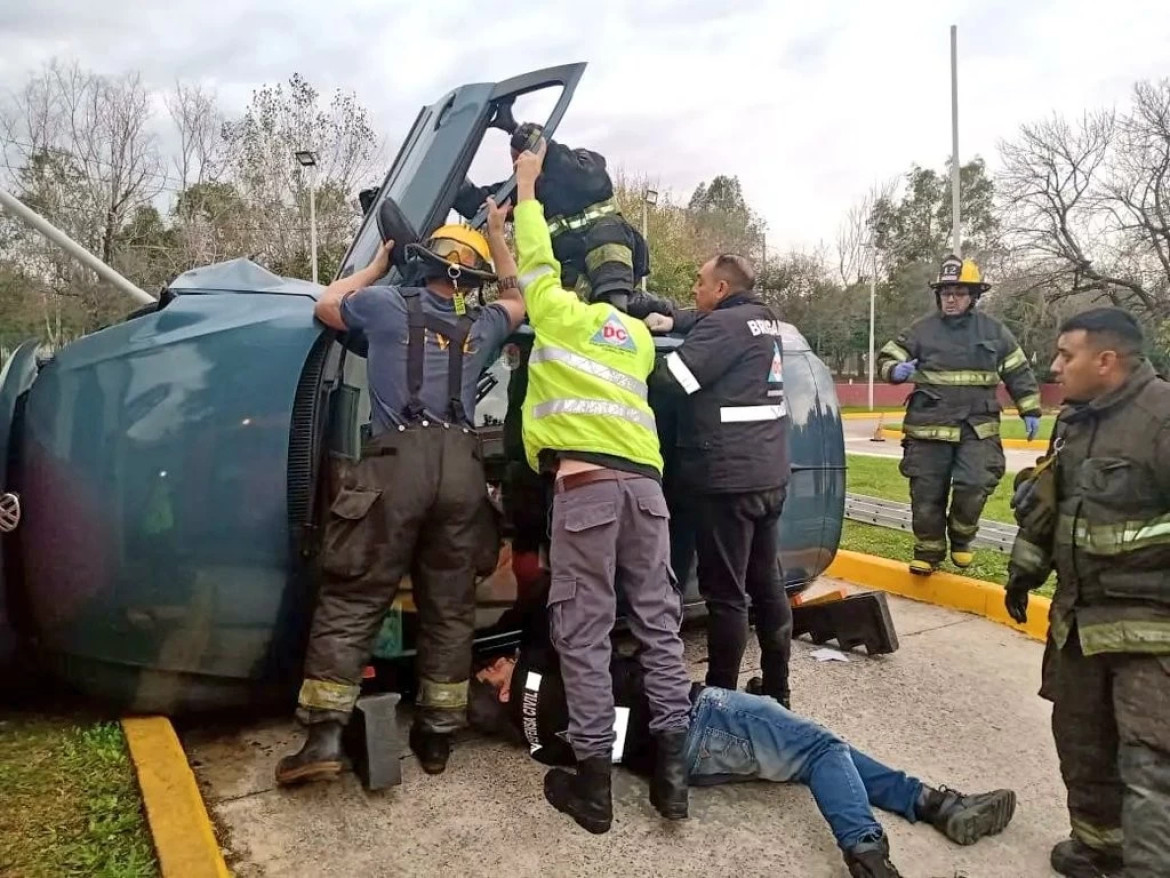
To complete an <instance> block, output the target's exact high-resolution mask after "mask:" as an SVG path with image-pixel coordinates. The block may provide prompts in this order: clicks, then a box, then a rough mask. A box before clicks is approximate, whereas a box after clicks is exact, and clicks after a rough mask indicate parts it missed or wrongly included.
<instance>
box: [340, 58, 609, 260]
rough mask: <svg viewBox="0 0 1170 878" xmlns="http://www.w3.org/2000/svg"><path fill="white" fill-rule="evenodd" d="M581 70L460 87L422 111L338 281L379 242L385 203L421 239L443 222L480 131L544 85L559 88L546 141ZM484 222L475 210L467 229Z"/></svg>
mask: <svg viewBox="0 0 1170 878" xmlns="http://www.w3.org/2000/svg"><path fill="white" fill-rule="evenodd" d="M585 66H586V65H585V64H584V63H578V64H565V65H563V66H560V67H549V68H547V69H545V70H537V71H534V72H532V73H526V74H523V75H521V76H517V77H514V78H512V79H508V80H505V81H503V82H498V83H477V84H473V85H464V86H460V87H459V88H457V89H455V90H454V91H452V92H449V93H448V94H446V95H444V96H443V97H442V98H440V99H439V100H438V101H436V102H435V103H434V104H431V105H430V106H429V107H423V108H422V110H420V111H419V114H418V118H417V119H415V121H414V126H413V127H412V128H411V129H410V133H409V134H407V136H406V140H404V141H403V143H402V148H401V149H400V150H399V152H398V156H397V158H395V160H394V164H393V165H392V166H391V168H390V172H389V173H388V174H387V175H386V179H385V180H384V181H383V183H382V186H381V188H379V190H378V194H377V195H376V196H375V197H374V198H373V200H372V201H371V202H370V205H369V209H368V210H367V211H366V214H365V217H364V218H363V220H362V225H361V228H360V229H359V230H358V233H357V235H356V236H355V238H354V241H353V243H352V244H351V245H350V248H349V251H348V252H347V253H346V254H345V258H344V259H343V260H342V261H341V267H340V269H339V272H338V277H347V276H348V275H350V274H352V273H353V272H354V271H356V270H357V269H359V268H362V267H363V266H366V265H368V264H369V263H370V260H371V259H373V257H374V254H375V253H376V252H377V250H378V246H379V245H380V244H381V236H380V233H379V231H378V222H377V218H378V213H379V210H380V208H381V206H382V203H383V202H384V201H386V199H388V198H389V199H393V200H394V202H395V203H396V204H397V205H398V208H399V210H400V211H401V214H402V217H403V218H404V219H405V220H406V221H407V222H409V224H410V225H411V226H412V227H413V228H414V230H415V231H416V232H417V233H418V235H419V237H420V238H425V237H426V236H427V235H428V234H429V233H430V232H431V231H433V230H434V229H436V228H438V226H439V225H441V224H442V222H443V220H444V219H445V218H446V216H447V214H448V212H449V211H450V210H451V206H452V204H454V202H455V196H456V194H457V193H458V191H459V187H460V186H461V185H462V183H463V180H464V179H465V178H466V176H467V173H468V171H469V169H470V168H471V163H472V161H473V160H474V158H475V154H476V152H477V151H478V149H479V146H480V143H481V142H482V141H483V137H484V134H485V133H486V132H487V130H488V128H490V127H493V126H494V127H502V124H501V123H502V121H503V120H507V119H510V118H511V115H512V114H511V107H512V104H513V102H514V101H515V100H516V98H518V97H520V96H521V95H525V94H531V93H532V92H537V91H541V90H543V89H546V88H556V87H557V86H560V87H561V88H562V89H563V90H562V92H561V97H560V100H558V101H557V103H556V106H555V107H553V110H552V113H551V114H550V115H549V117H548V119H547V121H545V123H544V130H545V134H546V136H550V137H551V136H552V134H553V132H555V131H556V128H557V125H559V124H560V121H561V119H562V118H564V115H565V111H566V110H568V108H569V102H570V101H571V100H572V99H573V92H574V91H575V90H576V88H577V83H578V81H580V79H581V75H582V74H583V73H584V72H585ZM514 186H515V181H514V179H509V180H508V181H507V182H506V183H505V184H504V186H503V187H502V188H501V190H500V192H499V193H497V197H498V198H502V197H506V196H507V195H509V194H511V192H512V189H513V188H514ZM485 219H486V215H485V213H484V212H483V211H481V212H480V214H479V215H478V216H477V217H476V218H475V219H474V220H473V221H472V225H473V226H475V227H477V228H478V227H480V226H482V225H483V223H484V221H485ZM395 273H396V269H392V272H391V278H390V279H391V280H392V281H393V280H395V279H396V278H395V276H394V275H395Z"/></svg>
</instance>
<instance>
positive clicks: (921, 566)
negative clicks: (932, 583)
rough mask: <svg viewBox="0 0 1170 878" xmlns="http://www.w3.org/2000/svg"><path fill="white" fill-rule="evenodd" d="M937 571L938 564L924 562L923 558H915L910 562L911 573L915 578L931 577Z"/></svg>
mask: <svg viewBox="0 0 1170 878" xmlns="http://www.w3.org/2000/svg"><path fill="white" fill-rule="evenodd" d="M936 570H938V564H936V563H934V562H933V561H924V560H922V559H921V558H915V559H914V560H913V561H911V562H910V572H911V573H913V574H914V575H915V576H930V574H932V573H934V571H936Z"/></svg>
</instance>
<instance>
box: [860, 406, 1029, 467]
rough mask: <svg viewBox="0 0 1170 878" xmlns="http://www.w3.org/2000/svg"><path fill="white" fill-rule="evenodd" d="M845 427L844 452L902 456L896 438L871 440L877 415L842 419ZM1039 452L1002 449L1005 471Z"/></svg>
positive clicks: (896, 417)
mask: <svg viewBox="0 0 1170 878" xmlns="http://www.w3.org/2000/svg"><path fill="white" fill-rule="evenodd" d="M901 420H902V416H901V414H893V415H885V416H884V417H883V418H882V421H883V422H884V423H885V424H896V423H899V422H900V421H901ZM841 423H842V425H843V426H844V428H845V452H846V454H865V455H869V456H871V457H894V458H898V459H899V460H900V459H901V457H902V443H901V442H899V441H897V440H896V439H886V440H885V441H884V442H873V441H871V438H872V436H873V432H874V428H875V427H876V426H877V424H878V417H877V416H875V417H874V418H873V419H872V420H870V419H868V418H865V419H860V418H859V419H856V420H852V419H851V420H848V421H842V422H841ZM1040 454H1041V452H1036V451H1019V450H1014V449H1007V448H1005V449H1004V457H1005V459H1006V460H1007V471H1008V472H1009V473H1016V472H1019V471H1020V470H1022V469H1023V468H1024V467H1026V466H1031V465H1032V464H1034V463H1035V462H1036V458H1037V457H1039V456H1040Z"/></svg>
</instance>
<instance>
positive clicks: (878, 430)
mask: <svg viewBox="0 0 1170 878" xmlns="http://www.w3.org/2000/svg"><path fill="white" fill-rule="evenodd" d="M885 419H886V416H885V415H878V422H877V426H876V427H874V428H873V435H872V436H870V437H869V441H870V442H885V441H886V437H885V436H883V435H882V422H883V421H884V420H885Z"/></svg>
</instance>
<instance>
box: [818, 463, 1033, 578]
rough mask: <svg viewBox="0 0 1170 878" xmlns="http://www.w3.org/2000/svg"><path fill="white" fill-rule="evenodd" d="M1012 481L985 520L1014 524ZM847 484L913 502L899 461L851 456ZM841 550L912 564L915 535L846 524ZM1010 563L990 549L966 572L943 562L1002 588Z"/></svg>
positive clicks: (1003, 484)
mask: <svg viewBox="0 0 1170 878" xmlns="http://www.w3.org/2000/svg"><path fill="white" fill-rule="evenodd" d="M1011 479H1012V476H1011V474H1010V473H1009V474H1008V475H1006V476H1004V478H1003V479H1002V480H1001V481H1000V483H999V486H998V487H997V488H996V489H995V493H994V494H992V495H991V497H990V498H988V500H987V505H986V506H985V507H984V508H983V518H987V519H990V520H992V521H1003V522H1007V523H1009V524H1014V523H1015V519H1013V518H1012V512H1011V507H1010V506H1009V505H1008V504H1009V502H1010V500H1011V486H1012V483H1011ZM845 484H846V490H847V491H849V493H851V494H864V495H865V496H868V497H880V498H882V499H883V500H897V501H899V502H902V503H909V502H910V492H909V487H908V485H909V483H908V482H907V480H906V478H905V477H904V476H902V474H901V473H899V472H898V459H897V458H893V457H891V458H883V457H861V456H858V455H855V454H850V455H848V470H847V471H846V474H845ZM841 548H842V549H850V550H852V551H854V552H865V553H866V554H868V555H877V556H879V557H881V558H890V559H892V560H894V561H906V562H907V563H909V561H910V560H911V559H912V558H913V557H914V535H913V534H911V533H909V532H907V531H900V530H893V529H891V528H887V527H877V526H876V525H871V524H862V523H861V522H858V521H846V522H845V529H844V532H843V533H842V536H841ZM1007 564H1008V559H1007V556H1006V555H1003V554H1001V553H999V552H996V551H992V550H991V549H976V550H975V563H974V564H972V565H971V566H970V567H968V568H967V569H966V570H959V569H958V568H957V567H955V566H954V565H952V564H951V562H950V560H949V559H948V560H947V561H945V562H943V566H942V568H941V569H943V570H946V571H948V572H951V573H962V574H963V575H964V576H970V577H971V578H972V579H982V580H985V581H987V582H994V583H995V584H996V585H1003V584H1004V583H1006V582H1007ZM1054 584H1055V576H1053V577H1049V580H1048V582H1047V583H1046V584H1045V585H1044V587H1043V588H1041V589H1039V594H1043V595H1047V596H1049V597H1051V595H1052V589H1053V587H1054Z"/></svg>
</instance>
